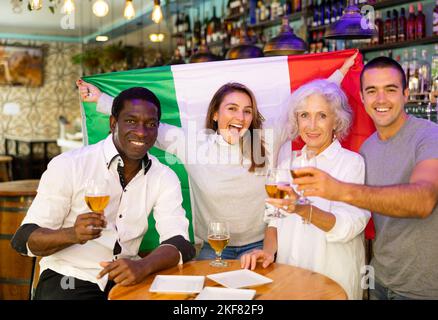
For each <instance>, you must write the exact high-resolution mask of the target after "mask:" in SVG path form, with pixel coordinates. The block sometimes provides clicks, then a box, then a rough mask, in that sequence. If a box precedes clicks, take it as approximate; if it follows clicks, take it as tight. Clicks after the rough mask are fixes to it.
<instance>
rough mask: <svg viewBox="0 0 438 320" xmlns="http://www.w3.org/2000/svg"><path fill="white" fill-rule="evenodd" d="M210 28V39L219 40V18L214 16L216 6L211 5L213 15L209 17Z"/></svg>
mask: <svg viewBox="0 0 438 320" xmlns="http://www.w3.org/2000/svg"><path fill="white" fill-rule="evenodd" d="M210 24H211V29H212V34H211V37H212V41H213V42H216V41H219V37H220V31H221V20H220V19H219V18H218V17H217V16H216V7H215V6H213V16H212V17H211V19H210Z"/></svg>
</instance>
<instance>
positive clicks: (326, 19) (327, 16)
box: [324, 0, 332, 25]
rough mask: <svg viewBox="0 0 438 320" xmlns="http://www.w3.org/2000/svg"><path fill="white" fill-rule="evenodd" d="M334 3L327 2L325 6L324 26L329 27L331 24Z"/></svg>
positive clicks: (328, 0)
mask: <svg viewBox="0 0 438 320" xmlns="http://www.w3.org/2000/svg"><path fill="white" fill-rule="evenodd" d="M331 7H332V3H331V1H330V0H327V1H326V3H325V6H324V24H325V25H329V24H330V22H331V14H332V8H331Z"/></svg>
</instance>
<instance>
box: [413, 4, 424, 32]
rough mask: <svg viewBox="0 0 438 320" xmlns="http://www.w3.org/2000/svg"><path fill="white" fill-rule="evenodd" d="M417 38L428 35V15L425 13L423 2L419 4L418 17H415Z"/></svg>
mask: <svg viewBox="0 0 438 320" xmlns="http://www.w3.org/2000/svg"><path fill="white" fill-rule="evenodd" d="M415 29H416V39H422V38H424V37H426V16H425V15H424V13H423V4H422V3H421V2H418V4H417V17H416V19H415Z"/></svg>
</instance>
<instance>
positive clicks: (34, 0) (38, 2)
mask: <svg viewBox="0 0 438 320" xmlns="http://www.w3.org/2000/svg"><path fill="white" fill-rule="evenodd" d="M29 6H30V10H40V9H41V8H42V7H43V0H29Z"/></svg>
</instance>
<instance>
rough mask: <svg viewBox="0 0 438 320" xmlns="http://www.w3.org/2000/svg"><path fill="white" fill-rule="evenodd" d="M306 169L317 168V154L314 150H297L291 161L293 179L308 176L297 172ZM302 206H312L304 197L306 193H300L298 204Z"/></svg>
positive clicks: (293, 153) (293, 152)
mask: <svg viewBox="0 0 438 320" xmlns="http://www.w3.org/2000/svg"><path fill="white" fill-rule="evenodd" d="M304 167H315V168H316V152H315V151H313V150H296V151H292V156H291V159H290V173H291V175H292V178H293V179H297V178H301V177H305V176H308V175H309V174H298V173H297V172H296V171H295V170H296V169H299V168H304ZM296 203H297V204H300V205H306V204H310V200H309V199H307V197H305V196H304V191H300V192H299V198H298V200H297V202H296Z"/></svg>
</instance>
